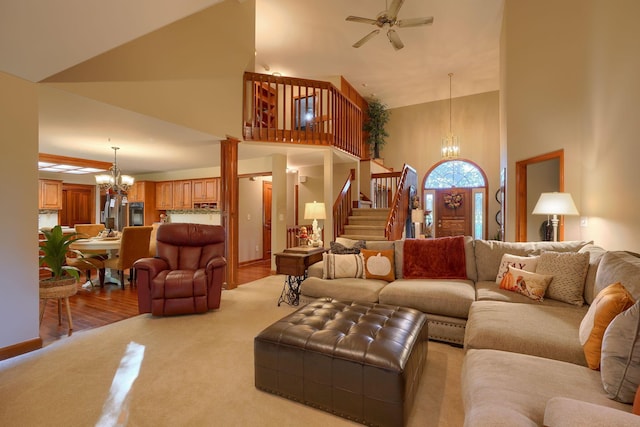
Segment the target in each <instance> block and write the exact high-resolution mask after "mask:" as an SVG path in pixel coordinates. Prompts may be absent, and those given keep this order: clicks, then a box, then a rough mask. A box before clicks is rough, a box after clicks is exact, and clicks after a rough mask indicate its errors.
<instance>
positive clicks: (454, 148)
mask: <svg viewBox="0 0 640 427" xmlns="http://www.w3.org/2000/svg"><path fill="white" fill-rule="evenodd" d="M451 77H453V73H449V133H448V134H447V136H445V137H443V138H442V147H441V150H442V158H443V159H455V158H457V157H458V156H459V155H460V139H459V138H458V137H457V136H456V135H454V134H453V131H452V130H451Z"/></svg>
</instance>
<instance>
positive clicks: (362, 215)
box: [340, 208, 389, 240]
mask: <svg viewBox="0 0 640 427" xmlns="http://www.w3.org/2000/svg"><path fill="white" fill-rule="evenodd" d="M388 216H389V209H388V208H382V209H371V208H354V209H353V212H352V215H351V216H349V219H348V221H347V224H346V225H345V226H344V234H342V235H341V236H340V237H344V238H347V239H353V240H387V239H386V238H385V236H384V228H385V225H386V223H387V217H388Z"/></svg>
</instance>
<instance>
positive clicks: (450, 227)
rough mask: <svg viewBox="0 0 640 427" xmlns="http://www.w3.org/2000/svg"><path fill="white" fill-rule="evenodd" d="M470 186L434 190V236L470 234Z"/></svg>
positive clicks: (471, 203)
mask: <svg viewBox="0 0 640 427" xmlns="http://www.w3.org/2000/svg"><path fill="white" fill-rule="evenodd" d="M472 205H473V201H472V199H471V189H470V188H449V189H442V190H436V209H435V215H436V217H435V226H436V227H435V237H446V236H471V235H472V234H471V225H472V223H473V217H472V215H471V213H472V209H471V208H472Z"/></svg>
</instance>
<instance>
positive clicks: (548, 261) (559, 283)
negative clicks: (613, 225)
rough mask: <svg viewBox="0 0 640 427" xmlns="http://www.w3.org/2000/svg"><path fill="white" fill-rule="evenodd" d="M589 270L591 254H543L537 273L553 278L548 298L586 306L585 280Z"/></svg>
mask: <svg viewBox="0 0 640 427" xmlns="http://www.w3.org/2000/svg"><path fill="white" fill-rule="evenodd" d="M588 269H589V253H588V252H584V253H578V252H550V251H548V252H543V253H542V254H541V255H540V259H539V260H538V266H537V267H536V273H539V274H548V275H551V276H553V280H552V281H551V284H549V288H548V289H547V297H548V298H551V299H555V300H558V301H563V302H566V303H569V304H574V305H577V306H580V307H581V306H582V305H583V304H584V297H583V293H584V280H585V278H586V276H587V270H588Z"/></svg>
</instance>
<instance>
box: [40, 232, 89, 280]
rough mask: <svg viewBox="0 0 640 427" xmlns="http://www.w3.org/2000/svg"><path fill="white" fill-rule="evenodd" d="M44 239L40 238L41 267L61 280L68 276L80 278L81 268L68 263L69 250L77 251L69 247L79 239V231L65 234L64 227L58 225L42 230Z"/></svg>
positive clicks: (54, 278)
mask: <svg viewBox="0 0 640 427" xmlns="http://www.w3.org/2000/svg"><path fill="white" fill-rule="evenodd" d="M41 231H42V234H44V240H40V252H41V254H40V268H41V269H43V270H48V271H50V272H51V279H48V280H52V281H55V280H60V279H67V278H71V277H73V278H75V279H78V278H79V277H80V274H79V272H80V270H78V269H77V268H75V267H71V266H68V265H66V262H67V252H70V251H71V252H76V251H73V250H70V249H69V245H71V243H73V242H74V240H76V239H77V235H78V233H69V234H64V233H63V232H62V227H60V226H59V225H56V226H55V227H53V228H52V229H51V230H41Z"/></svg>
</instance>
